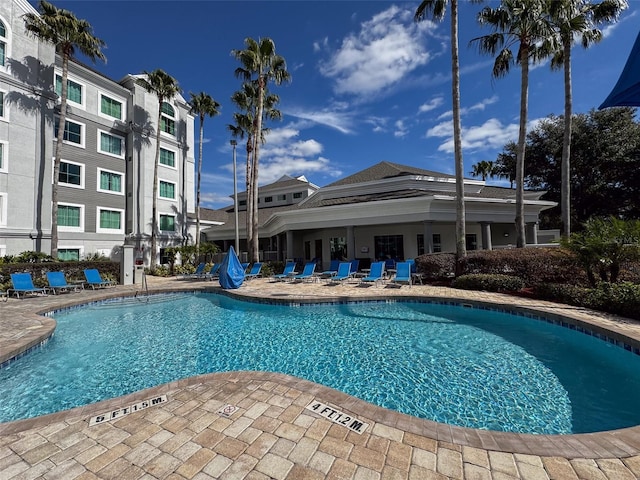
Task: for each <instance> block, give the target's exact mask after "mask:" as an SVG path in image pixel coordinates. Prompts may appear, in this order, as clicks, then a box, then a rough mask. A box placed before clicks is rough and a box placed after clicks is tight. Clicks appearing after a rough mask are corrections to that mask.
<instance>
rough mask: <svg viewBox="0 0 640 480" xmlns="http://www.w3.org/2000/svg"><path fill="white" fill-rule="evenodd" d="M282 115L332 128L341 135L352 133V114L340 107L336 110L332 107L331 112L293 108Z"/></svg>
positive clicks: (328, 110) (327, 110)
mask: <svg viewBox="0 0 640 480" xmlns="http://www.w3.org/2000/svg"><path fill="white" fill-rule="evenodd" d="M284 113H285V114H286V115H291V116H292V117H296V118H301V119H303V120H309V121H311V122H313V123H317V124H320V125H325V126H327V127H331V128H334V129H336V130H338V131H339V132H341V133H345V134H349V133H352V124H353V120H352V116H353V112H348V111H343V107H342V106H341V105H339V106H337V108H336V106H334V109H333V110H330V109H322V110H313V109H303V108H302V107H294V108H292V109H287V111H286V112H284Z"/></svg>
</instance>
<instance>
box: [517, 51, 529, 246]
mask: <svg viewBox="0 0 640 480" xmlns="http://www.w3.org/2000/svg"><path fill="white" fill-rule="evenodd" d="M520 55H521V57H520V68H522V79H521V82H520V128H519V130H518V151H517V153H516V247H518V248H522V247H524V246H525V245H526V233H525V229H524V159H525V147H526V139H527V107H528V105H529V46H528V45H527V44H526V43H521V46H520Z"/></svg>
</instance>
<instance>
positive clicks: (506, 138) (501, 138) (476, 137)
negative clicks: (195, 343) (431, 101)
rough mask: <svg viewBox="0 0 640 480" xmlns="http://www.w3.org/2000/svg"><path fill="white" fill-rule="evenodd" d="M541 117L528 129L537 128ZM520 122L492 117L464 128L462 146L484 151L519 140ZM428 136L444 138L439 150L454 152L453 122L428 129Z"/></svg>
mask: <svg viewBox="0 0 640 480" xmlns="http://www.w3.org/2000/svg"><path fill="white" fill-rule="evenodd" d="M540 120H541V119H534V120H531V121H530V122H529V123H528V125H527V131H531V129H533V128H535V126H536V125H537V124H538V123H539V122H540ZM518 128H519V125H518V123H510V124H507V125H503V124H502V123H501V122H500V120H498V119H496V118H490V119H488V120H487V121H485V122H484V123H483V124H482V125H475V126H472V127H467V128H463V129H462V148H463V150H464V149H468V150H473V151H478V150H479V151H482V150H495V149H502V148H503V147H504V146H505V145H506V144H507V143H508V142H511V141H517V139H518ZM426 137H428V138H429V137H437V138H444V139H445V140H444V141H443V143H441V144H440V145H439V146H438V151H440V152H445V153H453V151H454V148H453V123H452V122H442V123H440V124H438V125H436V126H435V127H433V128H430V129H429V130H427V133H426Z"/></svg>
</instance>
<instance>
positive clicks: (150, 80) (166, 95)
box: [136, 69, 180, 270]
mask: <svg viewBox="0 0 640 480" xmlns="http://www.w3.org/2000/svg"><path fill="white" fill-rule="evenodd" d="M143 73H144V75H145V77H146V78H144V77H141V78H138V79H137V80H136V82H137V83H138V85H140V86H141V87H142V88H144V89H145V91H146V92H147V93H152V94H154V95H155V96H156V97H157V98H158V123H157V124H156V155H155V160H154V163H153V202H152V208H151V262H150V263H151V265H150V267H151V269H152V270H153V269H155V267H156V265H157V262H158V258H157V256H158V163H159V162H160V132H161V131H162V123H163V122H162V104H163V103H165V102H166V101H168V100H171V99H172V98H173V97H175V96H176V95H177V94H178V93H180V87H179V86H178V82H177V80H176V79H175V78H173V77H172V76H171V75H169V74H168V73H166V72H165V71H163V70H160V69H156V70H154V71H153V72H151V73H149V72H147V71H144V72H143Z"/></svg>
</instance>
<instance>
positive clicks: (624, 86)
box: [598, 33, 640, 110]
mask: <svg viewBox="0 0 640 480" xmlns="http://www.w3.org/2000/svg"><path fill="white" fill-rule="evenodd" d="M608 107H640V33H638V37H637V38H636V43H635V44H634V45H633V48H632V49H631V53H630V54H629V58H628V59H627V63H626V64H625V66H624V69H623V70H622V73H621V74H620V78H619V79H618V83H616V85H615V87H613V90H612V91H611V93H610V94H609V96H608V97H607V98H606V99H605V101H604V102H602V105H600V106H599V107H598V110H602V109H603V108H608Z"/></svg>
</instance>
